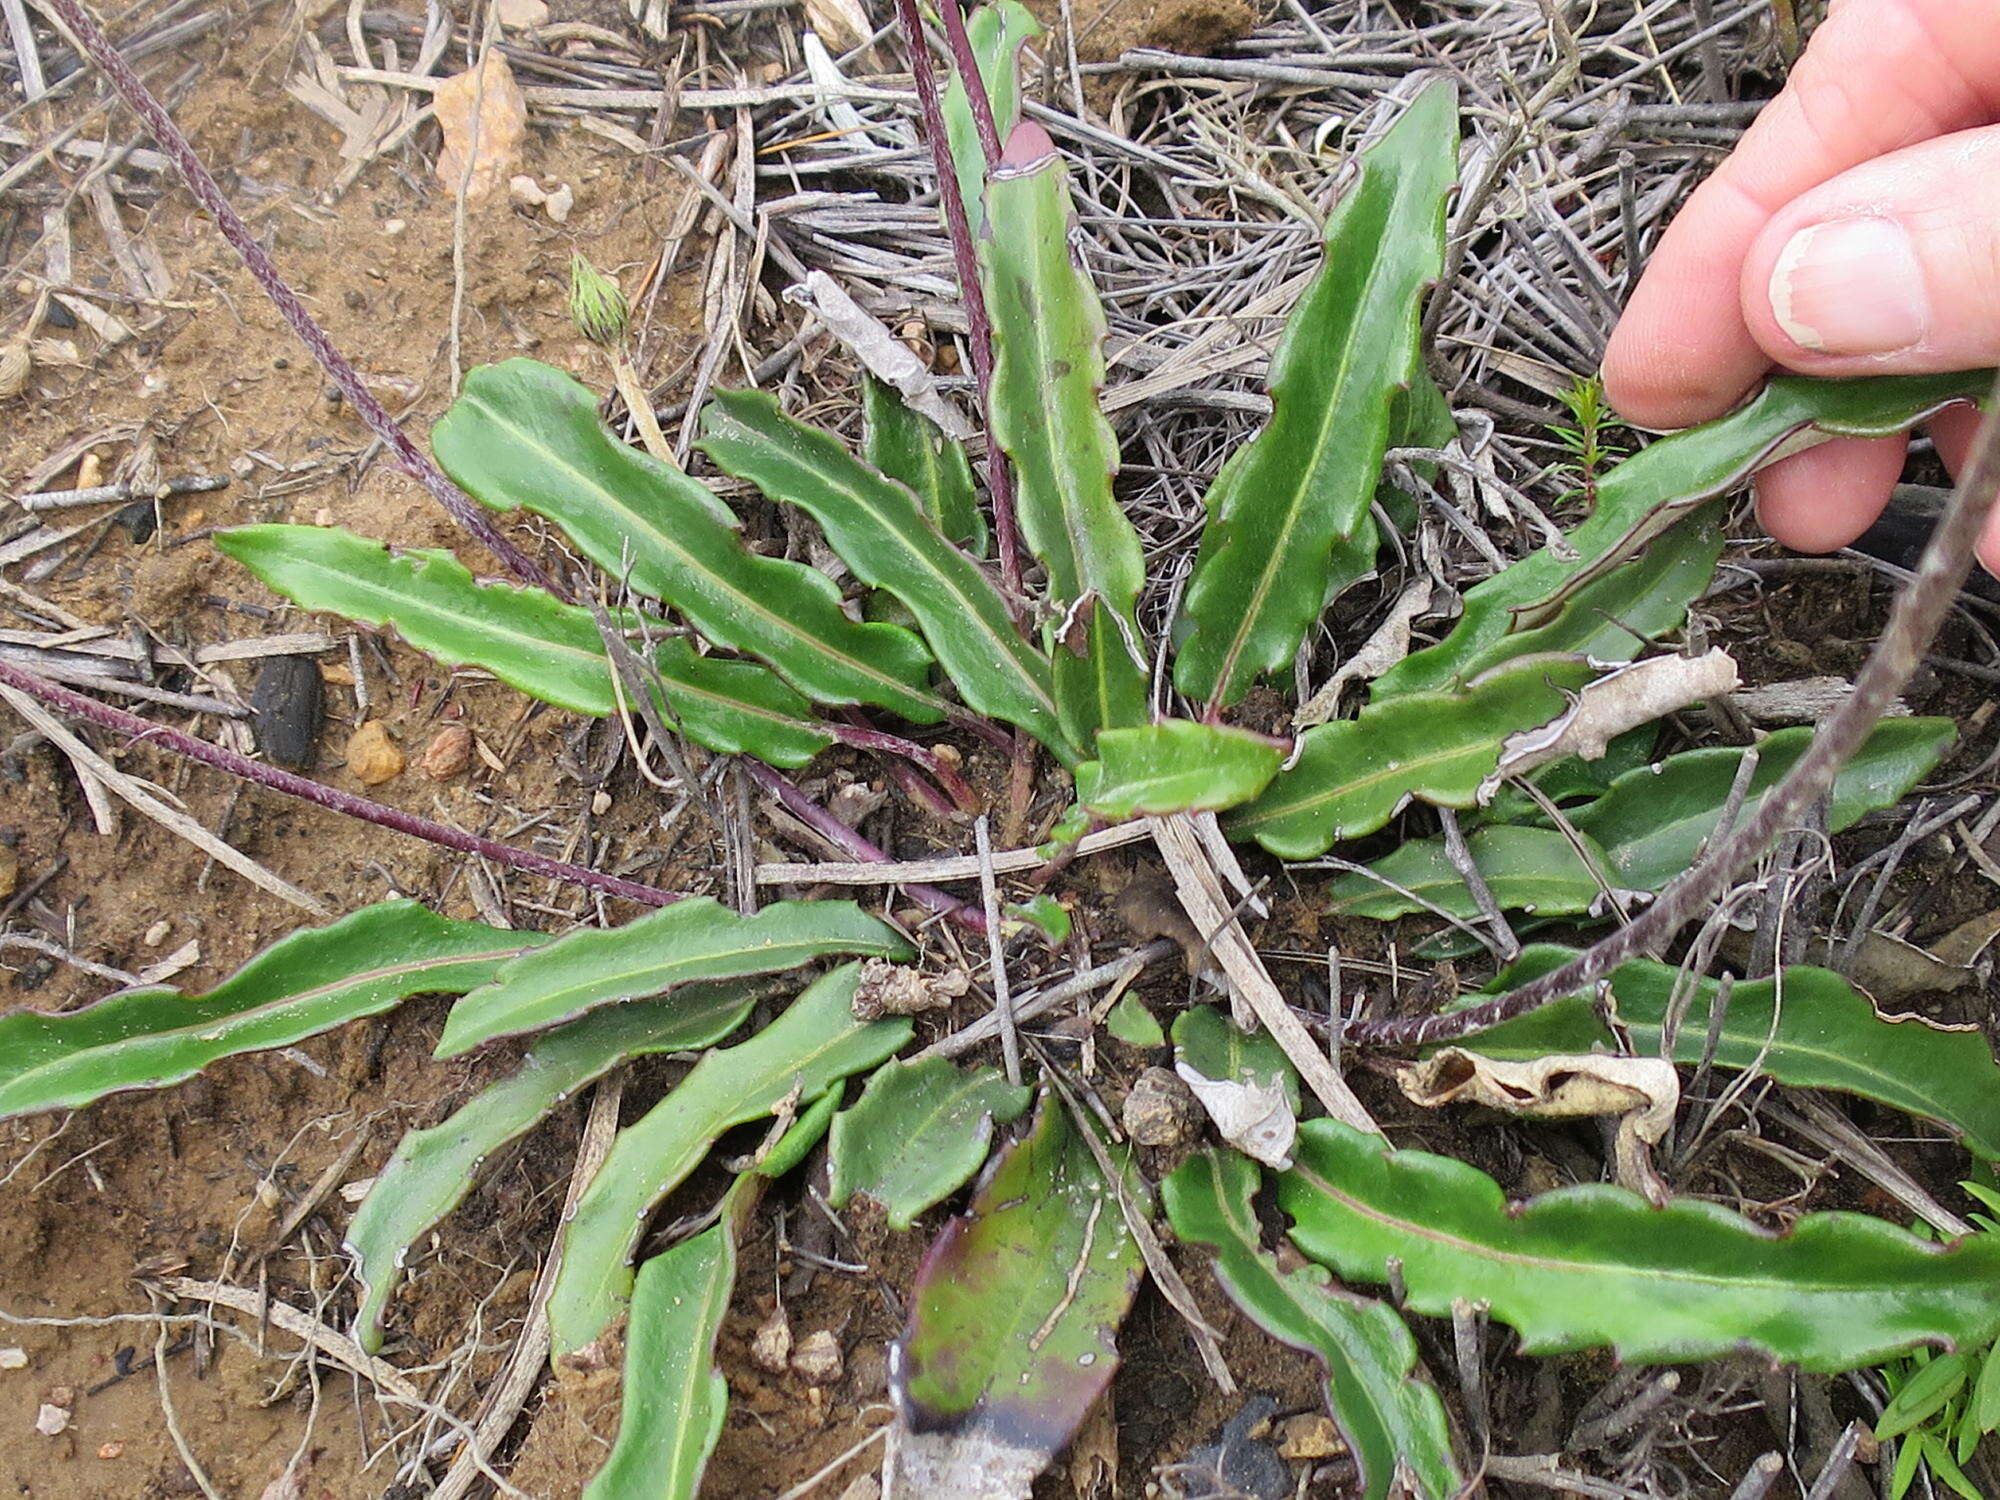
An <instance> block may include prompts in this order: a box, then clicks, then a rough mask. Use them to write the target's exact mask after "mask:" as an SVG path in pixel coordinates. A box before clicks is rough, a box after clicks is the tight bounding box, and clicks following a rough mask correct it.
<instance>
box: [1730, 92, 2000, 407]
mask: <svg viewBox="0 0 2000 1500" xmlns="http://www.w3.org/2000/svg"><path fill="white" fill-rule="evenodd" d="M1742 305H1743V314H1744V317H1745V319H1746V320H1747V324H1748V327H1749V330H1750V334H1751V336H1752V337H1753V338H1754V339H1755V340H1756V341H1757V343H1758V345H1759V346H1760V348H1761V349H1762V351H1763V353H1764V354H1766V355H1768V356H1769V357H1770V358H1772V359H1773V360H1775V361H1777V362H1778V363H1779V364H1783V365H1786V366H1788V367H1790V368H1792V369H1795V370H1801V371H1804V372H1805V373H1807V374H1810V375H1888V374H1899V375H1900V374H1929V373H1933V372H1936V371H1940V370H1966V369H1974V368H1977V367H1978V366H1980V365H1987V364H1992V363H1994V362H1995V361H1996V360H2000V125H1989V126H1987V127H1986V128H1985V129H1983V130H1966V131H1961V132H1959V133H1958V134H1957V135H1951V136H1945V137H1944V138H1942V139H1940V140H1935V141H1926V142H1924V143H1923V144H1922V145H1920V146H1911V147H1909V148H1908V149H1907V150H1903V151H1897V152H1894V153H1893V154H1891V155H1889V156H1884V157H1881V158H1878V159H1877V160H1875V161H1872V162H1868V163H1866V164H1865V165H1863V166H1859V167H1856V168H1855V169H1854V170H1853V171H1851V172H1844V173H1842V174H1841V175H1840V176H1839V177H1836V178H1835V179H1834V180H1833V181H1832V182H1829V183H1826V184H1824V185H1823V186H1821V187H1817V188H1814V189H1813V190H1812V191H1811V192H1809V193H1806V194H1804V195H1803V196H1802V197H1800V198H1798V199H1797V200H1796V201H1794V202H1792V203H1790V204H1788V205H1787V206H1786V207H1785V208H1784V209H1782V210H1781V211H1780V212H1779V213H1778V214H1777V215H1776V217H1774V218H1773V219H1772V221H1771V222H1770V224H1769V225H1768V226H1766V228H1765V229H1764V231H1763V232H1762V233H1761V234H1760V235H1758V237H1757V242H1756V244H1755V245H1753V246H1752V247H1751V250H1750V254H1749V256H1748V257H1747V258H1746V260H1745V261H1744V265H1743V286H1742Z"/></svg>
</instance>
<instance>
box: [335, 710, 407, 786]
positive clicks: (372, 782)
mask: <svg viewBox="0 0 2000 1500" xmlns="http://www.w3.org/2000/svg"><path fill="white" fill-rule="evenodd" d="M404 764H405V761H404V759H403V752H402V751H401V750H400V749H398V748H397V747H396V742H395V741H394V740H392V739H390V738H389V731H388V729H387V728H386V727H385V726H384V725H383V723H382V721H381V720H380V719H370V720H369V721H368V722H367V723H366V724H363V725H362V726H361V727H360V728H359V729H357V730H355V731H354V733H352V734H350V735H349V736H348V737H347V769H348V770H350V771H352V772H353V773H354V779H355V780H356V781H359V782H360V783H361V784H362V785H363V786H380V785H381V784H382V783H383V782H385V781H393V780H395V779H396V778H397V777H398V776H400V775H402V774H403V766H404Z"/></svg>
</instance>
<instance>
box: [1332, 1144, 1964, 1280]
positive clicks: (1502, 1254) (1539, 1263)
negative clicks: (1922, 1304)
mask: <svg viewBox="0 0 2000 1500" xmlns="http://www.w3.org/2000/svg"><path fill="white" fill-rule="evenodd" d="M1293 1170H1294V1171H1295V1172H1296V1173H1297V1174H1298V1175H1299V1178H1300V1179H1301V1180H1302V1181H1305V1182H1309V1183H1311V1184H1312V1185H1313V1186H1314V1187H1315V1188H1317V1189H1318V1190H1319V1191H1320V1192H1322V1193H1324V1194H1326V1196H1327V1197H1328V1198H1330V1199H1332V1200H1333V1201H1334V1202H1335V1203H1337V1204H1339V1205H1340V1206H1341V1207H1342V1208H1345V1209H1346V1210H1347V1211H1348V1212H1350V1213H1352V1214H1354V1215H1355V1216H1356V1217H1357V1218H1361V1219H1366V1220H1367V1221H1368V1222H1370V1223H1372V1224H1378V1225H1381V1226H1382V1227H1384V1228H1386V1229H1391V1230H1394V1231H1397V1232H1398V1233H1401V1234H1403V1235H1405V1236H1406V1237H1408V1238H1410V1239H1415V1240H1425V1241H1428V1242H1429V1243H1431V1244H1433V1245H1438V1246H1441V1247H1443V1248H1444V1249H1446V1250H1450V1251H1455V1252H1457V1253H1458V1254H1461V1255H1463V1256H1465V1257H1466V1258H1468V1259H1471V1260H1480V1261H1488V1262H1492V1263H1495V1264H1500V1265H1508V1266H1520V1267H1523V1268H1525V1269H1527V1270H1531V1271H1540V1272H1544V1273H1552V1274H1564V1273H1568V1274H1581V1275H1585V1276H1597V1277H1610V1278H1612V1279H1615V1280H1632V1281H1638V1282H1660V1283H1664V1284H1668V1285H1675V1286H1693V1287H1713V1288H1715V1289H1717V1290H1720V1291H1727V1292H1765V1293H1775V1294H1782V1295H1784V1296H1787V1297H1801V1296H1805V1297H1811V1296H1864V1295H1875V1296H1879V1295H1882V1294H1883V1293H1885V1292H1888V1291H1892V1290H1894V1288H1893V1287H1891V1286H1887V1285H1885V1284H1883V1283H1881V1282H1827V1281H1814V1282H1808V1283H1805V1284H1803V1285H1801V1284H1800V1283H1799V1282H1797V1281H1785V1280H1783V1279H1782V1278H1779V1277H1775V1276H1768V1275H1766V1276H1745V1275H1743V1274H1741V1273H1740V1272H1736V1271H1728V1272H1714V1271H1690V1270H1663V1269H1660V1268H1658V1267H1643V1268H1642V1267H1633V1266H1618V1265H1607V1264H1606V1263H1604V1262H1602V1261H1589V1260H1563V1259H1561V1258H1559V1257H1557V1256H1553V1255H1529V1254H1526V1253H1523V1252H1521V1251H1517V1250H1500V1249H1496V1248H1495V1247H1493V1246H1491V1245H1486V1244H1482V1243H1480V1242H1479V1241H1478V1240H1468V1239H1464V1238H1462V1237H1460V1236H1458V1235H1450V1234H1446V1233H1444V1232H1443V1231H1442V1230H1437V1229H1433V1228H1431V1227H1430V1226H1429V1225H1427V1224H1419V1223H1417V1222H1415V1221H1414V1220H1411V1219H1399V1218H1397V1217H1395V1216H1394V1215H1393V1214H1389V1213H1385V1212H1383V1211H1382V1210H1380V1209H1378V1208H1376V1207H1375V1206H1374V1205H1373V1204H1371V1203H1365V1202H1363V1201H1362V1200H1361V1199H1359V1198H1355V1197H1352V1196H1350V1195H1348V1194H1346V1193H1343V1192H1341V1191H1340V1189H1338V1188H1336V1187H1335V1186H1334V1185H1333V1184H1332V1183H1330V1182H1328V1181H1327V1180H1326V1179H1325V1178H1324V1177H1321V1176H1320V1175H1319V1174H1318V1173H1317V1172H1314V1171H1313V1170H1311V1169H1310V1168H1308V1167H1304V1166H1299V1167H1294V1168H1293ZM1703 1227H1704V1228H1710V1227H1716V1226H1703ZM1754 1243H1756V1244H1759V1245H1766V1246H1770V1245H1778V1244H1782V1243H1783V1241H1782V1240H1777V1239H1772V1238H1768V1237H1763V1236H1759V1237H1758V1238H1757V1239H1756V1240H1755V1241H1754ZM1927 1290H1933V1291H1936V1290H1940V1289H1937V1288H1929V1289H1927ZM1941 1290H1943V1291H1944V1292H1945V1293H1946V1294H1949V1293H1950V1290H1951V1289H1950V1288H1949V1287H1946V1288H1943V1289H1941Z"/></svg>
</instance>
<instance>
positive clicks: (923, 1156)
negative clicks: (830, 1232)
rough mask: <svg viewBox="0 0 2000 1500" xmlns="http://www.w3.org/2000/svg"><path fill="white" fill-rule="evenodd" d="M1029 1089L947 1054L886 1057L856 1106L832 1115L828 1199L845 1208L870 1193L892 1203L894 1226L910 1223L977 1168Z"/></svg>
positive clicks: (1026, 1098)
mask: <svg viewBox="0 0 2000 1500" xmlns="http://www.w3.org/2000/svg"><path fill="white" fill-rule="evenodd" d="M1030 1097H1031V1091H1030V1090H1029V1088H1028V1086H1027V1085H1026V1084H1010V1083H1008V1082H1007V1080H1006V1079H1005V1078H1003V1077H1002V1076H1001V1075H1000V1072H999V1070H998V1069H997V1068H959V1067H956V1066H954V1065H953V1064H952V1063H950V1062H948V1061H947V1060H945V1059H944V1058H942V1057H929V1058H925V1059H923V1060H922V1061H921V1062H907V1063H905V1062H891V1063H885V1064H883V1066H881V1067H880V1068H877V1069H876V1070H875V1076H874V1077H873V1078H870V1079H869V1080H868V1087H867V1088H866V1089H864V1090H862V1093H861V1098H860V1099H859V1100H857V1101H856V1102H855V1105H854V1107H853V1108H852V1109H845V1110H842V1111H841V1112H840V1113H839V1114H837V1115H835V1116H834V1119H833V1134H832V1138H831V1140H830V1141H829V1142H828V1144H827V1152H828V1156H829V1157H830V1159H831V1162H832V1191H831V1192H830V1193H829V1194H828V1196H827V1201H828V1202H829V1203H831V1204H832V1205H833V1206H834V1207H835V1208H844V1207H846V1206H847V1203H848V1201H849V1200H850V1199H852V1198H853V1197H854V1195H855V1194H856V1193H864V1194H866V1195H867V1196H868V1197H870V1198H873V1199H874V1200H875V1201H876V1202H877V1203H879V1204H881V1205H882V1206H883V1208H885V1209H887V1210H888V1219H889V1227H890V1228H891V1229H908V1228H909V1227H910V1225H911V1224H912V1223H914V1222H915V1221H916V1217H917V1215H918V1214H920V1213H922V1212H923V1211H924V1210H925V1209H927V1208H929V1207H930V1206H931V1205H932V1204H933V1203H938V1202H941V1201H942V1200H943V1199H945V1198H947V1197H949V1196H950V1195H951V1194H953V1193H955V1192H957V1191H958V1190H959V1189H960V1188H961V1187H963V1186H964V1185H965V1183H966V1181H967V1180H968V1179H969V1178H970V1177H971V1176H972V1174H973V1173H974V1172H977V1171H978V1170H979V1167H980V1164H981V1163H982V1162H984V1161H985V1160H986V1152H987V1148H988V1146H989V1145H990V1144H991V1143H992V1139H993V1127H994V1126H995V1125H1005V1124H1007V1123H1008V1122H1009V1121H1010V1120H1014V1119H1017V1118H1019V1116H1020V1114H1021V1112H1022V1111H1023V1110H1025V1109H1026V1108H1027V1107H1028V1101H1029V1099H1030Z"/></svg>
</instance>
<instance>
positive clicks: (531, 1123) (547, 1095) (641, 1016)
mask: <svg viewBox="0 0 2000 1500" xmlns="http://www.w3.org/2000/svg"><path fill="white" fill-rule="evenodd" d="M753 1003H754V997H753V996H752V995H751V994H749V993H747V992H746V990H745V987H744V986H743V985H741V984H730V985H723V984H718V985H712V986H705V987H702V988H701V991H700V993H699V994H696V993H695V992H694V991H693V990H692V989H690V990H684V991H682V992H681V993H679V994H677V995H675V996H674V997H673V998H672V999H670V1000H640V1001H635V1002H633V1003H632V1004H630V1005H618V1006H613V1007H611V1008H609V1009H606V1010H600V1011H595V1012H593V1013H592V1014H590V1015H587V1016H585V1017H584V1018H583V1019H582V1020H581V1021H578V1022H576V1023H574V1024H573V1025H569V1026H564V1027H561V1028H560V1029H558V1030H555V1031H551V1032H549V1033H548V1034H547V1035H546V1036H541V1037H537V1038H536V1039H535V1043H534V1046H533V1048H532V1049H531V1050H530V1051H529V1052H528V1054H527V1055H526V1056H525V1057H524V1058H522V1060H521V1066H520V1067H519V1068H518V1069H516V1070H515V1071H514V1072H513V1073H512V1074H510V1075H509V1076H508V1077H506V1078H503V1079H501V1080H500V1081H499V1082H498V1083H495V1084H492V1085H490V1086H489V1087H487V1088H485V1089H483V1090H481V1091H480V1092H479V1093H478V1094H476V1095H474V1096H473V1097H472V1099H470V1100H469V1101H467V1102H466V1103H465V1104H464V1105H462V1106H460V1108H458V1109H457V1110H456V1111H454V1112H453V1113H452V1115H451V1117H450V1118H449V1119H447V1120H445V1121H444V1122H443V1123H441V1124H438V1125H434V1126H432V1127H431V1128H430V1129H428V1130H413V1131H411V1132H410V1133H409V1134H408V1135H406V1136H404V1137H403V1139H402V1140H401V1141H399V1142H398V1143H397V1145H396V1151H395V1154H394V1155H393V1156H391V1157H390V1158H389V1164H388V1165H387V1166H385V1167H384V1168H383V1169H382V1171H381V1174H380V1175H379V1176H377V1177H376V1179H375V1185H374V1186H373V1187H372V1188H370V1189H369V1190H368V1196H367V1197H366V1198H364V1199H362V1200H361V1206H360V1207H359V1208H357V1209H356V1210H355V1211H354V1219H353V1222H352V1223H350V1224H349V1225H348V1226H347V1250H348V1253H349V1254H351V1255H352V1256H353V1257H354V1260H355V1270H356V1276H357V1279H358V1280H359V1281H360V1283H361V1298H360V1309H359V1311H358V1312H357V1313H356V1314H355V1318H354V1339H355V1342H356V1343H358V1344H360V1345H361V1347H362V1348H363V1349H366V1350H367V1351H368V1352H369V1353H371V1354H373V1353H374V1352H375V1351H376V1350H377V1349H379V1348H381V1346H382V1313H383V1311H384V1309H386V1308H387V1307H388V1305H389V1299H390V1298H391V1297H393V1296H394V1295H395V1292H396V1284H397V1283H398V1282H399V1281H400V1280H401V1279H402V1275H403V1267H404V1264H405V1263H406V1261H407V1259H408V1257H409V1255H410V1251H411V1247H412V1246H413V1245H415V1244H416V1243H417V1241H418V1240H419V1239H421V1238H422V1237H423V1235H424V1233H425V1231H427V1230H429V1229H431V1228H432V1227H433V1226H435V1225H437V1224H438V1223H440V1222H441V1221H442V1220H443V1219H444V1217H445V1215H447V1214H449V1213H450V1212H451V1211H452V1210H453V1209H454V1208H456V1207H457V1206H458V1205H459V1204H460V1203H461V1202H462V1201H464V1198H465V1195H466V1194H467V1193H469V1192H471V1191H472V1186H473V1183H474V1182H475V1181H477V1179H478V1176H479V1169H480V1167H481V1166H482V1165H483V1164H484V1163H485V1162H487V1161H489V1160H491V1159H492V1157H493V1156H494V1154H495V1153H496V1152H498V1151H499V1150H500V1149H501V1148H502V1147H503V1146H505V1145H506V1144H507V1143H508V1142H509V1141H513V1140H517V1139H519V1138H520V1137H521V1136H523V1135H525V1134H527V1133H528V1131H530V1130H532V1129H533V1128H534V1127H535V1126H536V1125H537V1124H539V1123H540V1122H541V1121H542V1120H543V1119H545V1118H547V1117H548V1115H550V1114H551V1113H552V1112H553V1111H554V1110H555V1109H556V1108H557V1107H558V1106H559V1105H560V1104H562V1102H563V1101H564V1100H565V1099H568V1098H570V1097H571V1096H572V1095H574V1094H576V1093H577V1092H578V1091H579V1090H581V1089H583V1088H585V1087H586V1086H588V1085H589V1084H590V1083H591V1082H592V1081H593V1080H594V1079H597V1078H599V1077H601V1076H603V1075H604V1074H605V1073H608V1072H609V1071H610V1070H611V1069H612V1068H614V1067H616V1066H617V1065H618V1064H619V1063H621V1062H623V1061H624V1060H625V1059H626V1058H628V1057H638V1056H641V1055H643V1054H645V1053H649V1052H678V1051H681V1050H683V1049H686V1048H692V1047H706V1046H708V1045H709V1044H710V1043H712V1042H718V1041H720V1040H721V1039H722V1038H723V1037H725V1036H727V1035H729V1033H730V1032H732V1031H734V1030H735V1029H736V1028H737V1027H738V1026H739V1025H741V1024H742V1022H743V1018H744V1017H745V1016H747V1015H749V1013H750V1007H751V1005H752V1004H753Z"/></svg>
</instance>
